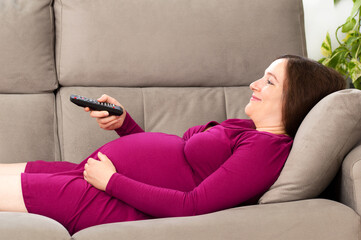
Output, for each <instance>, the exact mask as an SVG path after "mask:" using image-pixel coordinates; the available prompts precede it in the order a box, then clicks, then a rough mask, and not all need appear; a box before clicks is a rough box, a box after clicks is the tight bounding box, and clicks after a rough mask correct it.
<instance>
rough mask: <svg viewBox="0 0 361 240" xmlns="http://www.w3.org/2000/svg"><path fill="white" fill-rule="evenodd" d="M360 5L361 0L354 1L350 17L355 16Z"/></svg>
mask: <svg viewBox="0 0 361 240" xmlns="http://www.w3.org/2000/svg"><path fill="white" fill-rule="evenodd" d="M360 7H361V0H356V1H354V4H353V8H352V11H351V17H353V16H355V14H356V13H357V11H358V10H359V8H360Z"/></svg>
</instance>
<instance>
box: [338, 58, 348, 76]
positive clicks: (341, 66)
mask: <svg viewBox="0 0 361 240" xmlns="http://www.w3.org/2000/svg"><path fill="white" fill-rule="evenodd" d="M335 70H336V71H337V72H339V73H341V74H342V75H344V76H347V62H346V61H345V59H342V60H341V61H340V62H339V63H338V64H337V66H336V68H335Z"/></svg>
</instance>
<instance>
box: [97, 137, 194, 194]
mask: <svg viewBox="0 0 361 240" xmlns="http://www.w3.org/2000/svg"><path fill="white" fill-rule="evenodd" d="M184 144H185V143H184V141H183V139H182V138H180V137H178V136H176V135H169V134H164V133H151V132H145V133H138V134H132V135H128V136H124V137H120V138H118V139H116V140H114V141H112V142H109V143H107V144H106V145H104V146H103V147H102V148H100V149H99V150H100V151H101V152H103V153H104V154H106V155H107V156H108V157H109V159H110V160H111V161H112V162H113V164H114V166H115V167H116V169H117V172H119V173H122V174H124V175H125V176H127V177H130V178H132V179H134V180H137V181H140V182H143V183H147V184H151V185H154V186H159V187H165V188H170V189H177V190H181V191H189V190H192V189H193V188H194V187H195V184H194V180H193V173H192V169H191V168H190V166H189V164H188V163H187V161H186V159H185V157H184Z"/></svg>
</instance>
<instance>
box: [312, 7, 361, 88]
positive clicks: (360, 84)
mask: <svg viewBox="0 0 361 240" xmlns="http://www.w3.org/2000/svg"><path fill="white" fill-rule="evenodd" d="M336 2H337V0H335V3H336ZM353 2H354V4H353V8H352V11H351V15H350V16H349V17H348V18H347V20H346V22H345V23H344V24H342V25H341V26H339V27H338V28H337V29H336V33H335V35H336V39H337V42H338V43H339V44H340V46H339V47H337V48H336V49H335V50H332V47H331V38H330V34H329V33H327V35H326V39H325V40H324V41H323V43H322V46H321V52H322V55H324V56H325V57H324V58H322V59H320V60H319V62H320V63H322V64H323V65H325V66H328V67H331V68H334V69H335V70H336V71H338V72H339V73H341V74H342V75H343V76H345V77H346V79H348V78H350V79H351V80H352V84H353V86H354V87H355V88H358V89H361V62H360V59H361V32H360V28H361V27H360V24H361V0H353ZM340 29H341V31H342V32H343V33H345V34H346V37H345V38H344V39H343V40H342V42H341V41H340V40H339V38H338V32H339V30H340Z"/></svg>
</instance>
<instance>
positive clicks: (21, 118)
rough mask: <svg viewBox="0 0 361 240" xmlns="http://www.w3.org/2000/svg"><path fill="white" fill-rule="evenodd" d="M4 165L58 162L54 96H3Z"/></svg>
mask: <svg viewBox="0 0 361 240" xmlns="http://www.w3.org/2000/svg"><path fill="white" fill-rule="evenodd" d="M0 101H1V102H3V103H7V104H1V106H0V112H1V113H2V114H1V116H0V126H1V128H0V150H1V158H0V159H1V162H3V163H4V162H9V163H16V162H28V161H35V160H45V161H59V160H60V155H59V143H58V137H57V127H56V116H55V96H54V94H53V93H46V94H0Z"/></svg>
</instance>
